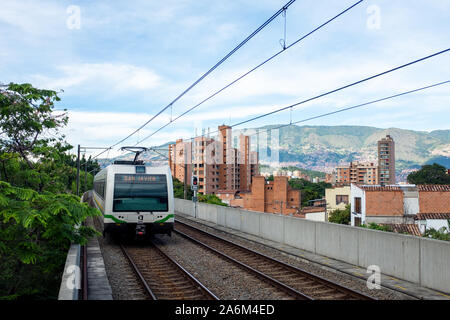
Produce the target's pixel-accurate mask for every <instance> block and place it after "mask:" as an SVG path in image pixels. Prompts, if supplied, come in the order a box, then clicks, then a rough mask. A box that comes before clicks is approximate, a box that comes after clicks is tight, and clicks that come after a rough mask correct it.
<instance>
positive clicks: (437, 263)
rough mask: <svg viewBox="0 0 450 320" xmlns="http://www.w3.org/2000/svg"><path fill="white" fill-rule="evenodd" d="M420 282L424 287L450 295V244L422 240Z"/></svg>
mask: <svg viewBox="0 0 450 320" xmlns="http://www.w3.org/2000/svg"><path fill="white" fill-rule="evenodd" d="M420 280H421V285H422V286H424V287H428V288H432V289H436V290H440V291H443V292H447V293H450V242H448V241H438V240H432V239H421V240H420Z"/></svg>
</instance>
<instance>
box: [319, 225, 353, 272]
mask: <svg viewBox="0 0 450 320" xmlns="http://www.w3.org/2000/svg"><path fill="white" fill-rule="evenodd" d="M316 253H318V254H322V255H324V256H327V257H330V258H335V259H338V260H342V261H346V262H349V263H352V264H357V263H358V229H356V228H354V227H350V226H345V225H340V224H335V223H329V222H318V223H317V224H316Z"/></svg>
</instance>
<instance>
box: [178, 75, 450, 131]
mask: <svg viewBox="0 0 450 320" xmlns="http://www.w3.org/2000/svg"><path fill="white" fill-rule="evenodd" d="M448 83H450V80H446V81H442V82H438V83H434V84H431V85H427V86H424V87H420V88H416V89H412V90H409V91H404V92H401V93H397V94H394V95H390V96H387V97H384V98H379V99H375V100H371V101H368V102H364V103H361V104H358V105H354V106H351V107H346V108H341V109H338V110H334V111H330V112H326V113H322V114H319V115H316V116H313V117H309V118H305V119H301V120H297V121H294V122H292V120H291V121H290V122H289V123H287V124H283V125H279V126H275V127H271V128H267V129H265V130H262V131H260V130H258V132H256V133H252V134H248V135H247V136H253V135H259V134H261V133H264V132H267V131H270V130H276V129H281V128H284V127H289V126H292V125H295V124H298V123H302V122H307V121H310V120H314V119H318V118H323V117H327V116H330V115H333V114H337V113H341V112H345V111H349V110H352V109H357V108H361V107H364V106H368V105H371V104H375V103H379V102H382V101H387V100H390V99H394V98H398V97H401V96H405V95H408V94H412V93H416V92H419V91H424V90H427V89H431V88H435V87H438V86H442V85H444V84H448ZM216 132H218V131H216ZM216 132H213V133H216ZM203 136H204V135H199V136H196V137H192V138H188V139H186V140H193V139H195V138H200V137H203Z"/></svg>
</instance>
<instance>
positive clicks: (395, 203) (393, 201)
mask: <svg viewBox="0 0 450 320" xmlns="http://www.w3.org/2000/svg"><path fill="white" fill-rule="evenodd" d="M403 212H404V208H403V192H402V191H401V190H399V191H394V190H389V191H369V190H366V216H403Z"/></svg>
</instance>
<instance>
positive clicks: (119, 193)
mask: <svg viewBox="0 0 450 320" xmlns="http://www.w3.org/2000/svg"><path fill="white" fill-rule="evenodd" d="M166 179H167V178H166V175H164V174H116V175H115V178H114V201H113V211H116V212H121V211H168V196H167V180H166Z"/></svg>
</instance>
